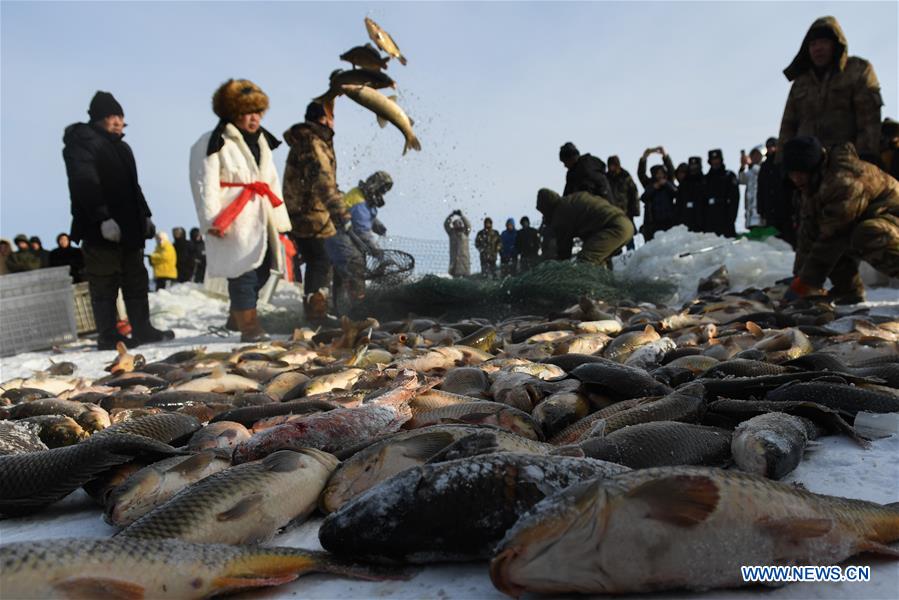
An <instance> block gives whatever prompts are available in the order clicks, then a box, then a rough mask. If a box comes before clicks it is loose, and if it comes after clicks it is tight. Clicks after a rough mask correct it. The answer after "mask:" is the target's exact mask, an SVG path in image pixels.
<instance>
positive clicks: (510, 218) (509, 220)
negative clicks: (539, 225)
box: [506, 217, 515, 229]
mask: <svg viewBox="0 0 899 600" xmlns="http://www.w3.org/2000/svg"><path fill="white" fill-rule="evenodd" d="M509 225H511V226H512V229H515V219H513V218H512V217H509V218H508V219H506V227H508V226H509Z"/></svg>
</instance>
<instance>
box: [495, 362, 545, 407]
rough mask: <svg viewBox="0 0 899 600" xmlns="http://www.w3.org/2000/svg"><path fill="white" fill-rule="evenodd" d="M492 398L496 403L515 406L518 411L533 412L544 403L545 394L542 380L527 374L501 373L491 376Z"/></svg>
mask: <svg viewBox="0 0 899 600" xmlns="http://www.w3.org/2000/svg"><path fill="white" fill-rule="evenodd" d="M491 379H492V380H493V383H492V384H491V385H490V396H491V397H492V398H493V400H494V401H495V402H502V403H503V404H508V405H509V406H514V407H515V408H517V409H518V410H522V411H524V412H527V413H529V412H531V410H532V409H533V408H534V406H536V405H537V404H539V403H540V402H542V401H543V398H544V393H543V391H542V390H541V389H540V387H539V385H535V384H539V383H540V380H539V379H537V378H536V377H534V376H533V375H528V374H527V373H514V372H509V371H499V372H497V373H494V374H493V375H492V376H491Z"/></svg>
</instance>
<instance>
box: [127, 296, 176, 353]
mask: <svg viewBox="0 0 899 600" xmlns="http://www.w3.org/2000/svg"><path fill="white" fill-rule="evenodd" d="M125 309H126V310H127V311H128V320H129V321H131V337H132V338H133V339H134V340H135V341H136V342H137V344H153V343H156V342H164V341H166V340H172V339H175V332H174V331H172V330H171V329H165V330H163V329H156V328H155V327H153V324H152V323H150V301H149V300H148V299H147V296H146V294H142V295H140V296H137V297H132V298H125Z"/></svg>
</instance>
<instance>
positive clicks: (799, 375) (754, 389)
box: [696, 371, 880, 399]
mask: <svg viewBox="0 0 899 600" xmlns="http://www.w3.org/2000/svg"><path fill="white" fill-rule="evenodd" d="M832 377H834V374H833V373H830V372H829V371H796V372H790V373H781V374H779V375H758V376H755V377H728V378H726V379H718V378H708V377H702V378H699V379H697V380H696V382H697V383H701V384H702V385H703V386H705V388H706V391H707V392H708V394H709V396H710V397H716V396H720V397H723V398H741V399H748V398H753V397H755V398H761V397H764V396H765V395H766V394H768V393H770V392H771V391H773V390H776V389H777V388H780V387H783V386H784V385H785V384H788V383H797V382H805V381H813V380H816V379H821V378H832ZM838 377H839V378H840V380H841V381H842V382H845V383H879V382H880V380H870V379H865V378H864V377H856V376H854V375H848V374H840V375H838Z"/></svg>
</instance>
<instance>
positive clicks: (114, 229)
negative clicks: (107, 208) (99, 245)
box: [100, 219, 122, 243]
mask: <svg viewBox="0 0 899 600" xmlns="http://www.w3.org/2000/svg"><path fill="white" fill-rule="evenodd" d="M100 235H102V236H103V239H105V240H108V241H110V242H115V243H119V242H120V241H122V230H121V229H119V224H118V223H116V222H115V219H106V220H105V221H103V222H102V223H100Z"/></svg>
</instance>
